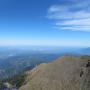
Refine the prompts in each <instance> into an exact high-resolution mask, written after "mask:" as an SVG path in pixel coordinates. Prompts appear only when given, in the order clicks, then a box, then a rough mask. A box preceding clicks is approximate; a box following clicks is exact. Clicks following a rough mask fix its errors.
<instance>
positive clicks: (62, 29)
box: [0, 0, 90, 47]
mask: <svg viewBox="0 0 90 90" xmlns="http://www.w3.org/2000/svg"><path fill="white" fill-rule="evenodd" d="M0 45H1V46H3V45H43V46H81V47H82V46H86V47H90V1H89V0H52V1H51V0H0Z"/></svg>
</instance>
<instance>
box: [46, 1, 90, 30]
mask: <svg viewBox="0 0 90 90" xmlns="http://www.w3.org/2000/svg"><path fill="white" fill-rule="evenodd" d="M64 1H65V0H64ZM67 1H68V2H71V3H67V2H63V3H60V4H57V5H52V6H51V7H50V8H49V9H48V18H49V19H52V20H54V21H55V25H56V27H58V28H59V29H62V30H74V31H89V32H90V8H89V5H90V1H89V0H85V1H84V0H82V1H81V0H80V1H78V0H76V2H75V0H74V1H73V2H72V1H70V0H67ZM66 3H67V4H66Z"/></svg>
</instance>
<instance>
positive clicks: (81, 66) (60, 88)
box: [19, 56, 90, 90]
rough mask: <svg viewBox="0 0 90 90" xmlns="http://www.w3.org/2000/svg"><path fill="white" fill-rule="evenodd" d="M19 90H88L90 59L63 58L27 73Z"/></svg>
mask: <svg viewBox="0 0 90 90" xmlns="http://www.w3.org/2000/svg"><path fill="white" fill-rule="evenodd" d="M19 90H90V57H88V56H83V57H74V56H63V57H61V58H59V59H57V60H55V61H54V62H52V63H48V64H41V65H39V66H37V67H36V68H34V69H33V70H31V71H28V72H27V77H26V81H25V83H24V85H23V86H22V87H21V88H20V89H19Z"/></svg>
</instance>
